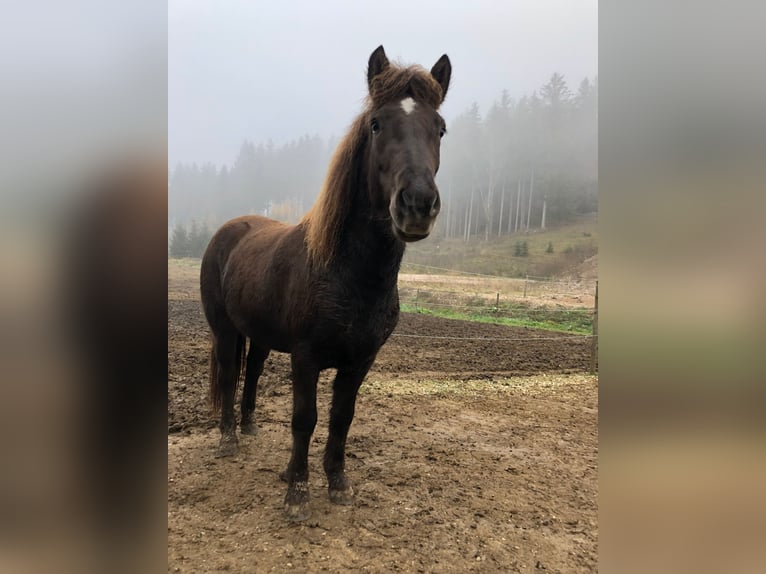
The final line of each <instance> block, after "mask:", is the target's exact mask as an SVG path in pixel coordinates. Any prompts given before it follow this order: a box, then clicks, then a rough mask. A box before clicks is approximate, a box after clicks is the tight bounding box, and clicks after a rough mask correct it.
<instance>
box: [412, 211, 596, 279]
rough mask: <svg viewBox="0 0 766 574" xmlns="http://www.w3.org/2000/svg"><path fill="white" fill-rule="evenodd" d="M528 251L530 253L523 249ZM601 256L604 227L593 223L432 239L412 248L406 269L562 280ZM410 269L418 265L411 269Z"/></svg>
mask: <svg viewBox="0 0 766 574" xmlns="http://www.w3.org/2000/svg"><path fill="white" fill-rule="evenodd" d="M525 243H526V245H527V248H526V250H524V249H522V245H523V244H525ZM596 253H598V222H597V220H596V219H595V218H594V217H592V216H590V217H583V218H582V219H580V220H578V221H576V222H574V223H569V224H567V225H563V226H561V227H556V228H552V229H546V230H545V231H540V230H533V231H530V232H529V233H522V232H519V233H514V234H511V235H504V236H502V237H500V238H497V237H493V238H490V240H489V241H484V237H483V236H482V237H472V238H471V240H470V241H469V242H467V243H466V242H464V241H463V239H462V238H451V239H444V238H441V237H432V238H429V239H428V240H426V241H420V242H418V243H414V244H412V245H410V246H409V247H408V248H407V251H406V253H405V256H404V261H403V263H402V270H403V271H404V272H406V273H428V272H429V271H428V270H424V269H423V268H421V267H417V266H416V265H431V266H434V267H443V268H446V269H460V270H462V271H469V272H471V273H483V274H487V275H499V276H503V277H524V276H525V275H527V274H529V275H533V276H539V277H556V276H560V275H562V274H565V273H567V272H568V271H570V270H571V269H573V268H575V267H576V266H577V265H579V264H580V263H582V262H583V261H584V260H586V259H588V258H589V257H591V256H593V255H595V254H596ZM408 264H415V265H411V266H408Z"/></svg>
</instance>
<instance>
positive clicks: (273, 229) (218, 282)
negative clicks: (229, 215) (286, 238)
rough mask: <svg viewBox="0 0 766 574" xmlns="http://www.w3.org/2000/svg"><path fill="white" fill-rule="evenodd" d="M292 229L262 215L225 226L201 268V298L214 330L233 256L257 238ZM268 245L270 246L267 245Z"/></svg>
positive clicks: (212, 242)
mask: <svg viewBox="0 0 766 574" xmlns="http://www.w3.org/2000/svg"><path fill="white" fill-rule="evenodd" d="M288 228H289V226H288V225H286V224H284V223H281V222H279V221H275V220H273V219H269V218H267V217H262V216H259V215H245V216H242V217H237V218H235V219H231V220H229V221H227V222H226V223H224V224H223V225H222V226H221V227H220V228H219V229H218V231H216V232H215V234H214V235H213V237H212V238H211V239H210V243H209V244H208V246H207V249H206V250H205V254H204V255H203V256H202V263H201V266H200V295H201V298H202V305H203V307H204V310H205V315H206V316H207V319H208V322H209V323H210V324H211V326H213V323H215V322H217V321H216V319H217V318H218V317H220V316H221V315H222V313H223V307H224V294H223V280H224V277H225V275H226V273H227V270H228V268H229V266H230V263H231V259H232V255H233V254H235V253H236V252H237V251H238V250H240V249H238V248H240V247H241V246H242V245H243V244H244V243H250V241H248V239H249V238H252V237H253V236H259V238H261V236H273V235H274V234H280V233H284V231H285V230H286V229H288ZM263 243H266V242H263Z"/></svg>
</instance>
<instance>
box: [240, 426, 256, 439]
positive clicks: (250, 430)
mask: <svg viewBox="0 0 766 574" xmlns="http://www.w3.org/2000/svg"><path fill="white" fill-rule="evenodd" d="M239 432H241V433H242V434H247V435H250V436H254V435H255V434H257V432H258V427H257V426H256V424H255V423H244V424H242V425H240V427H239Z"/></svg>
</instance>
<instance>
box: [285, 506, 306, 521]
mask: <svg viewBox="0 0 766 574" xmlns="http://www.w3.org/2000/svg"><path fill="white" fill-rule="evenodd" d="M285 517H286V518H287V520H289V521H290V522H303V521H304V520H308V519H309V518H311V507H310V506H309V503H308V502H301V503H299V504H287V503H285Z"/></svg>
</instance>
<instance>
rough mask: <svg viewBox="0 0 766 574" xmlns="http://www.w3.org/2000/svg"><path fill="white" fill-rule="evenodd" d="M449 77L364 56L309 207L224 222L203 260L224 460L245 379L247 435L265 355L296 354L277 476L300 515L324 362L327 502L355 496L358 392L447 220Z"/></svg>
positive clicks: (233, 448) (305, 502) (439, 68)
mask: <svg viewBox="0 0 766 574" xmlns="http://www.w3.org/2000/svg"><path fill="white" fill-rule="evenodd" d="M451 73H452V65H451V63H450V60H449V58H448V57H447V55H446V54H444V55H443V56H442V57H441V58H439V60H438V61H437V62H436V64H434V66H433V67H432V68H431V70H430V71H426V70H425V69H424V68H422V67H420V66H417V65H414V66H401V65H398V64H394V63H391V62H389V60H388V58H387V57H386V53H385V51H384V49H383V46H379V47H378V48H377V49H376V50H375V51H374V52H373V53H372V54H371V55H370V58H369V61H368V67H367V84H368V95H367V98H366V102H365V107H364V109H363V111H362V113H361V114H360V115H359V116H358V117H357V118H356V119H355V120H354V121H353V123H352V124H351V127H350V129H349V131H348V133H347V134H346V135H345V136H344V138H343V139H342V140H341V142H340V144H339V145H338V148H337V149H336V151H335V153H334V155H333V157H332V159H331V162H330V166H329V169H328V172H327V175H326V178H325V181H324V184H323V186H322V188H321V191H320V193H319V196H318V198H317V200H316V203H315V204H314V205H313V207H312V208H311V209H310V210H309V212H308V213H307V214H306V215H305V216H304V217H303V218H302V219H301V220H300V221H299V222H298V223H297V224H296V225H287V224H284V223H280V222H277V221H274V220H271V219H267V218H265V217H261V216H257V215H250V216H243V217H238V218H236V219H233V220H231V221H228V222H227V223H225V224H224V225H223V226H222V227H221V228H220V229H219V230H218V231H217V232H216V233H215V234H214V236H213V237H212V239H211V240H210V243H209V245H208V247H207V249H206V251H205V254H204V256H203V258H202V264H201V271H200V289H201V296H202V306H203V308H204V313H205V317H206V319H207V322H208V324H209V326H210V331H211V335H212V336H211V339H212V349H211V354H210V380H209V382H210V398H211V402H212V405H213V409H214V411H217V410H219V409H220V412H221V417H220V425H219V428H220V432H221V437H220V443H219V445H218V449H217V452H216V456H233V455H236V454H237V453H238V440H237V434H236V419H235V416H234V402H235V395H236V390H237V386H238V384H239V381H240V379H241V378H242V377H243V375H244V388H243V392H242V399H241V408H240V414H241V419H240V423H239V426H240V432H241V433H242V434H255V432H256V424H255V420H254V411H255V395H256V389H257V385H258V378H259V377H260V375H261V373H262V371H263V364H264V361H265V360H266V357H267V356H268V354H269V352H270V351H271V350H275V351H278V352H283V353H289V354H290V364H291V375H292V391H293V395H292V396H293V410H292V419H291V430H292V454H291V457H290V461H289V463H288V465H287V469H286V470H285V471H284V472H282V473H281V474H280V478H281V479H282V480H284V481H286V482H287V493H286V495H285V507H284V508H285V513H286V516H287V518H288V519H289V520H291V521H302V520H305V519H307V518H309V516H310V512H311V511H310V506H309V488H308V478H309V476H308V475H309V473H308V449H309V442H310V439H311V436H312V434H313V432H314V428H315V426H316V421H317V409H316V389H317V379H318V376H319V373H320V371H322V370H324V369H330V368H332V369H336V375H335V378H334V381H333V383H332V403H331V408H330V420H329V437H328V439H327V445H326V448H325V452H324V459H323V467H324V471H325V473H326V475H327V480H328V490H329V497H330V500H331V502H333V503H336V504H344V505H349V504H353V501H354V495H355V493H354V489H353V487H352V485H351V483H350V481H349V480H348V478H347V477H346V474H345V450H346V438H347V436H348V430H349V427H350V426H351V421H352V419H353V417H354V409H355V404H356V396H357V392H358V390H359V387H360V385H361V384H362V381H363V380H364V378H365V376H366V375H367V372H368V371H369V369H370V367H371V366H372V364H373V361H374V360H375V357H376V355H377V353H378V351H379V350H380V348H381V346H382V345H383V344H384V343H385V342H386V340H387V339H388V337H389V335H391V332H392V331H393V330H394V327H395V326H396V324H397V322H398V319H399V296H398V291H397V276H398V272H399V266H400V264H401V261H402V257H403V255H404V250H405V245H406V244H407V243H410V242H414V241H420V240H422V239H424V238H426V237H427V236H428V235H429V234H430V233H431V231H432V229H433V226H434V223H435V221H436V217H437V215H438V214H439V210H440V207H441V201H440V198H439V190H438V188H437V186H436V183H435V181H434V178H435V176H436V173H437V171H438V169H439V159H440V141H441V138H442V136H444V134H445V133H446V125H445V122H444V119H443V118H442V117H441V116H440V115H439V113H438V109H439V107H440V105H441V104H442V102H443V101H444V97H445V96H446V93H447V88H448V86H449V81H450V76H451ZM246 339H249V341H250V345H249V349H247V351H246V349H245V346H246Z"/></svg>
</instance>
